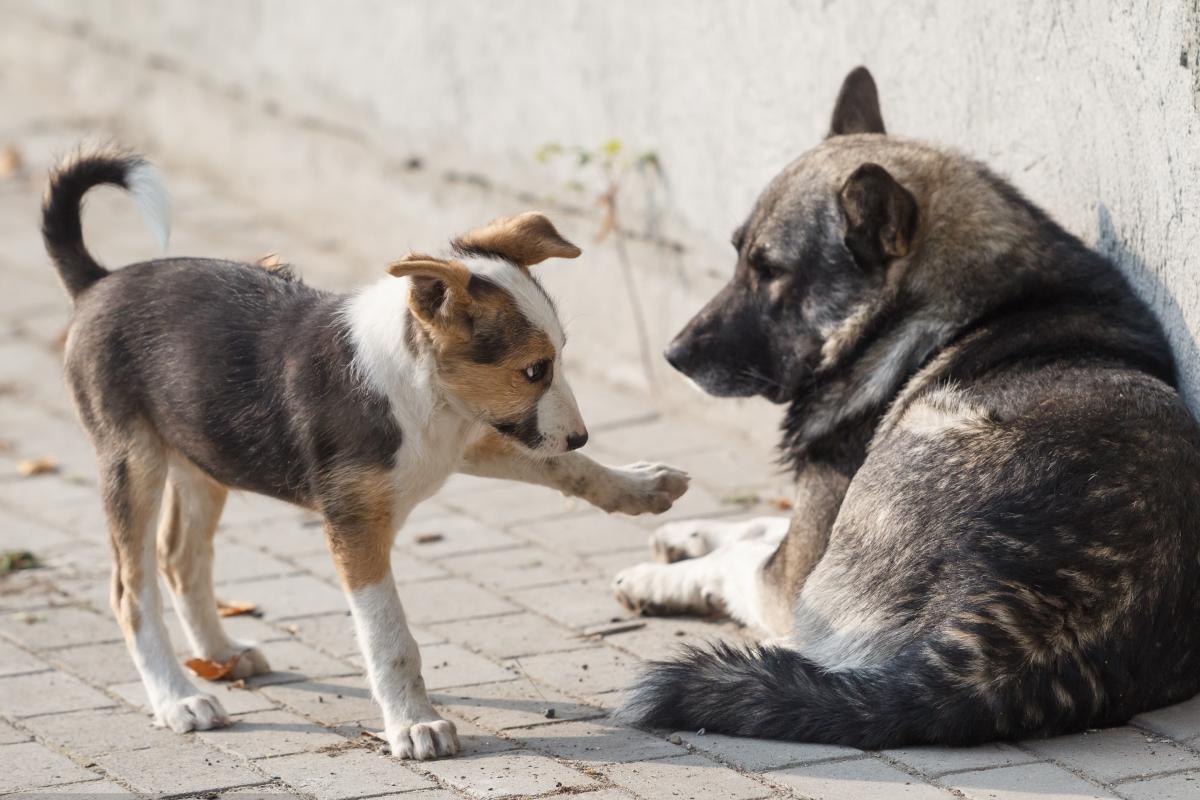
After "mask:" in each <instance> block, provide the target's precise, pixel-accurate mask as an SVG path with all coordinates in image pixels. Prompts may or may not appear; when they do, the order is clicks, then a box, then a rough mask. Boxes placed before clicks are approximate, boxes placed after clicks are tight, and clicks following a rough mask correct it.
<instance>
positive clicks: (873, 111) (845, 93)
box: [826, 67, 887, 138]
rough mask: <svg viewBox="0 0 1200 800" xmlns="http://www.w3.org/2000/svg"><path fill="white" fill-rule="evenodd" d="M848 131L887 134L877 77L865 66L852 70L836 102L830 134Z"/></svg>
mask: <svg viewBox="0 0 1200 800" xmlns="http://www.w3.org/2000/svg"><path fill="white" fill-rule="evenodd" d="M847 133H887V131H886V130H884V127H883V114H881V113H880V111H879V92H878V91H877V90H876V89H875V79H874V78H872V77H871V73H870V72H868V71H867V68H866V67H855V68H854V69H852V70H850V74H849V75H847V76H846V79H845V80H844V81H842V89H841V91H840V92H838V96H837V101H836V102H834V104H833V121H831V122H830V123H829V136H842V135H844V134H847ZM826 138H828V137H826Z"/></svg>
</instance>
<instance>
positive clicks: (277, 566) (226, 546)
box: [213, 537, 299, 595]
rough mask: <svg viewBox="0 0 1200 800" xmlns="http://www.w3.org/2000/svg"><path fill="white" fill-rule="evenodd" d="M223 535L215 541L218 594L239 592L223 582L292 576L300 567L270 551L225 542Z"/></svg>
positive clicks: (214, 561) (214, 570)
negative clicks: (265, 551) (275, 555)
mask: <svg viewBox="0 0 1200 800" xmlns="http://www.w3.org/2000/svg"><path fill="white" fill-rule="evenodd" d="M222 538H223V537H220V538H218V539H217V541H216V543H215V545H216V546H215V548H214V552H215V556H214V558H213V582H214V583H215V584H217V594H218V595H222V594H226V593H230V592H236V591H237V588H236V587H234V586H222V584H227V583H233V582H238V581H246V580H251V579H254V578H273V577H277V576H280V575H290V574H292V573H294V572H297V571H298V570H299V568H298V567H296V566H293V565H291V564H289V563H287V562H286V561H282V560H280V559H278V558H275V557H274V556H272V555H270V554H269V553H264V552H263V551H261V550H258V549H256V548H253V547H248V546H247V545H244V544H240V543H238V542H234V541H228V540H226V541H222Z"/></svg>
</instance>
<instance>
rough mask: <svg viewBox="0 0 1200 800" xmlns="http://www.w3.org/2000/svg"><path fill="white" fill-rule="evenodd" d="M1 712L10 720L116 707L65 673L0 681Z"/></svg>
mask: <svg viewBox="0 0 1200 800" xmlns="http://www.w3.org/2000/svg"><path fill="white" fill-rule="evenodd" d="M0 697H2V698H4V706H3V708H4V712H5V713H6V714H9V715H10V716H13V717H29V716H33V715H34V714H55V713H59V712H63V711H78V710H81V709H87V708H103V707H105V706H113V705H116V702H115V701H114V700H113V699H112V698H111V697H108V696H107V695H104V694H101V693H100V692H98V691H96V690H95V689H93V688H91V687H90V686H88V685H87V684H85V683H83V682H82V681H80V680H79V679H78V678H73V677H71V676H70V675H67V674H66V673H65V672H35V673H33V674H30V675H14V676H10V677H8V678H0Z"/></svg>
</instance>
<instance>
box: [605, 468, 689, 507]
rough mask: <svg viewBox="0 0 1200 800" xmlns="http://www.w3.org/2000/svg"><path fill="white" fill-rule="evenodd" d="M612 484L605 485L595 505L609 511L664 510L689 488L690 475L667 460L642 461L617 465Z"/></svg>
mask: <svg viewBox="0 0 1200 800" xmlns="http://www.w3.org/2000/svg"><path fill="white" fill-rule="evenodd" d="M611 472H612V482H611V484H609V485H607V486H604V487H601V488H600V490H599V492H598V496H597V497H596V499H595V505H597V506H599V507H600V508H602V509H604V510H605V511H608V512H609V513H613V512H619V513H621V514H635V515H636V514H646V513H650V514H661V513H663V512H664V511H667V510H669V509H670V508H671V506H672V505H674V503H675V501H676V500H678V499H679V498H680V496H681V495H683V493H684V492H686V491H687V488H688V481H689V480H690V478H689V477H688V474H687V473H686V472H684V471H683V470H679V469H676V468H675V467H670V466H667V465H666V464H648V463H646V462H638V463H637V464H630V465H628V466H624V467H614V468H613V469H612V470H611Z"/></svg>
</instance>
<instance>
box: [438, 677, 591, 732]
mask: <svg viewBox="0 0 1200 800" xmlns="http://www.w3.org/2000/svg"><path fill="white" fill-rule="evenodd" d="M431 699H432V700H433V703H434V705H436V706H438V707H439V708H444V709H446V710H448V711H449V712H450V713H452V714H454V715H455V716H457V717H462V718H465V719H468V720H471V721H473V722H477V723H479V724H480V725H482V726H484V727H486V728H491V729H492V730H498V731H501V730H506V729H510V728H520V727H524V726H529V725H543V724H546V723H547V722H548V721H550V720H549V719H548V718H547V716H546V714H547V711H548V710H549V709H553V711H554V715H553V720H554V721H557V722H562V721H569V720H572V719H588V718H592V717H598V716H601V715H603V713H604V712H603V711H601V710H600V709H598V708H596V707H595V706H590V705H587V704H585V703H580V702H578V701H576V700H574V699H572V698H570V697H568V696H567V695H565V694H563V693H562V692H560V691H558V690H556V689H554V688H552V687H550V686H538V685H536V684H534V683H533V682H532V681H530V680H528V679H527V678H520V679H518V680H515V681H506V682H504V683H488V684H483V685H480V686H470V687H466V688H460V689H450V690H443V691H440V692H434V693H433V694H432V697H431Z"/></svg>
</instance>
